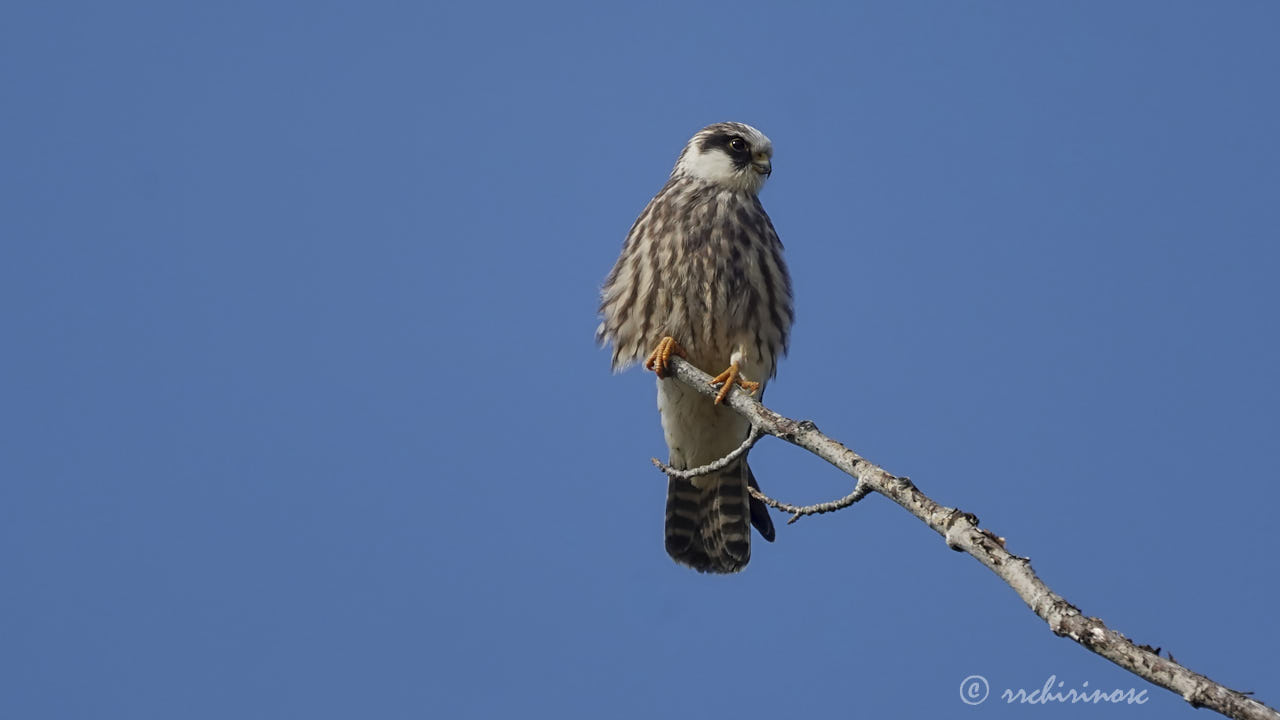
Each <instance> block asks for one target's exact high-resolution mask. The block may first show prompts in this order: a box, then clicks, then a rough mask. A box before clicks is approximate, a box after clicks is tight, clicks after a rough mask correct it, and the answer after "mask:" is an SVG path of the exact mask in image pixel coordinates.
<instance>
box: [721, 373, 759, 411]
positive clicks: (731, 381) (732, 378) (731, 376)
mask: <svg viewBox="0 0 1280 720" xmlns="http://www.w3.org/2000/svg"><path fill="white" fill-rule="evenodd" d="M720 383H724V387H722V388H720V392H718V393H716V404H717V405H719V404H720V403H722V402H724V399H725V398H726V397H728V396H729V388H731V387H733V386H734V385H737V386H738V387H740V388H742V389H743V390H746V391H747V394H748V395H754V394H755V392H756V390H759V389H760V383H758V382H752V381H750V380H743V379H742V376H741V375H739V374H738V363H733V364H732V365H730V366H729V367H728V368H726V369H725V371H724V372H722V373H720V374H719V375H717V376H715V379H713V380H712V381H711V384H712V385H719V384H720Z"/></svg>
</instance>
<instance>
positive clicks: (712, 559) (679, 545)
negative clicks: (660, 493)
mask: <svg viewBox="0 0 1280 720" xmlns="http://www.w3.org/2000/svg"><path fill="white" fill-rule="evenodd" d="M748 481H750V482H751V484H752V485H754V484H755V478H754V477H752V476H751V469H750V468H748V467H747V465H746V463H744V462H738V463H736V464H734V465H731V466H729V467H728V468H726V469H724V470H722V471H720V472H718V473H712V474H710V475H706V476H703V477H700V478H697V479H696V483H697V484H696V485H695V484H694V482H691V481H689V480H678V479H676V478H669V479H668V480H667V522H666V544H667V554H669V555H670V556H671V557H672V559H674V560H675V561H676V562H678V563H681V564H683V565H688V566H689V567H691V568H693V569H695V570H697V571H699V572H712V573H734V572H738V571H739V570H741V569H742V568H744V567H746V565H747V562H748V561H749V560H750V559H751V525H752V524H754V525H756V527H757V528H758V529H759V530H760V534H761V535H762V536H763V537H764V538H765V539H766V540H769V541H770V542H772V541H773V523H772V522H771V521H770V520H769V515H768V511H767V510H766V509H765V507H764V505H763V504H759V503H758V501H756V500H755V499H754V498H751V496H750V495H749V494H748V493H747V483H748ZM756 505H759V507H755V506H756Z"/></svg>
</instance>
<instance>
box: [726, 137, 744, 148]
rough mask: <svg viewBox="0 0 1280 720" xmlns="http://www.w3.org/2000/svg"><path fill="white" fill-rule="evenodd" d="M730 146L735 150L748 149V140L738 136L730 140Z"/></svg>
mask: <svg viewBox="0 0 1280 720" xmlns="http://www.w3.org/2000/svg"><path fill="white" fill-rule="evenodd" d="M729 147H730V148H731V149H732V150H733V151H734V152H742V151H743V150H746V149H747V141H746V140H743V139H742V138H740V137H736V138H734V139H732V140H730V141H729Z"/></svg>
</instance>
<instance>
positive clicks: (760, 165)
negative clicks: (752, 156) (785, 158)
mask: <svg viewBox="0 0 1280 720" xmlns="http://www.w3.org/2000/svg"><path fill="white" fill-rule="evenodd" d="M751 169H752V170H755V171H756V172H758V173H760V174H761V175H764V176H765V177H769V176H770V175H772V174H773V163H771V162H769V161H768V160H760V161H757V162H753V163H751Z"/></svg>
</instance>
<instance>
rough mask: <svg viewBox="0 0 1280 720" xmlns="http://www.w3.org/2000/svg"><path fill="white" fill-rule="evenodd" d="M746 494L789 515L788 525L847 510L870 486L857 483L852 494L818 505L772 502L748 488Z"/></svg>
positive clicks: (762, 494)
mask: <svg viewBox="0 0 1280 720" xmlns="http://www.w3.org/2000/svg"><path fill="white" fill-rule="evenodd" d="M747 492H749V493H751V496H752V497H754V498H755V499H757V500H759V501H760V502H762V503H764V504H765V505H768V506H769V507H771V508H775V509H778V510H781V511H782V512H789V513H791V517H790V518H788V519H787V524H788V525H790V524H791V523H794V522H795V521H796V520H799V519H800V518H802V517H804V516H805V515H821V514H822V513H829V512H835V511H836V510H841V509H844V508H847V507H849V506H850V505H852V504H854V503H856V502H858V501H859V500H861V499H862V498H864V497H866V496H867V495H870V494H871V486H870V485H867V484H865V483H858V484H856V485H855V486H854V488H853V492H851V493H849V494H848V495H845V496H844V497H842V498H840V499H839V500H832V501H831V502H824V503H818V504H817V505H803V506H798V505H789V504H787V503H784V502H781V501H778V500H774V499H773V498H771V497H769V496H768V495H765V494H764V493H762V492H760V491H759V490H757V489H755V488H753V487H748V488H747Z"/></svg>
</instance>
